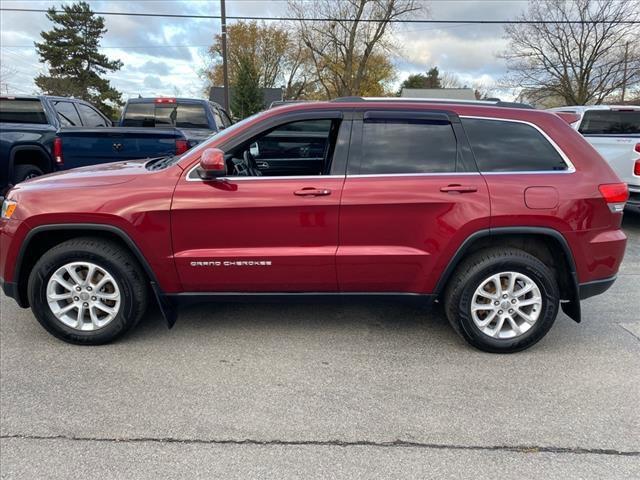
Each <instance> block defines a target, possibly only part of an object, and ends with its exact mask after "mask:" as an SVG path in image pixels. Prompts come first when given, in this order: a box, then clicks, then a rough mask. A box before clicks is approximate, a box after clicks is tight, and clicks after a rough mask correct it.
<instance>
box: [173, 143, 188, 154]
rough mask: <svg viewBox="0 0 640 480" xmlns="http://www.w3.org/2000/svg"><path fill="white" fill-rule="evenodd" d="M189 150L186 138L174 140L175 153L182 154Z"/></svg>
mask: <svg viewBox="0 0 640 480" xmlns="http://www.w3.org/2000/svg"><path fill="white" fill-rule="evenodd" d="M187 150H189V142H187V141H186V140H176V155H182V154H183V153H184V152H186V151H187Z"/></svg>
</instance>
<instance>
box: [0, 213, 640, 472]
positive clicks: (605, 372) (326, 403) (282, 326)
mask: <svg viewBox="0 0 640 480" xmlns="http://www.w3.org/2000/svg"><path fill="white" fill-rule="evenodd" d="M626 217H627V218H625V222H624V227H625V231H626V233H627V235H628V237H629V244H628V248H627V253H626V256H625V260H624V263H623V266H622V269H621V271H620V275H619V278H618V281H617V282H616V283H615V284H614V286H613V287H612V288H611V290H610V291H608V292H607V293H605V294H604V295H601V296H599V297H594V298H592V299H589V300H586V301H584V302H583V304H582V311H583V322H582V323H581V324H576V323H575V322H573V321H571V320H570V319H569V318H568V317H566V316H564V315H563V314H561V315H560V317H559V318H558V320H557V322H556V324H555V325H554V327H553V328H552V329H551V331H550V332H549V334H548V335H547V336H546V337H545V338H544V339H543V340H542V341H541V342H540V343H539V344H537V345H536V346H534V347H533V348H531V349H529V350H527V351H525V352H521V353H518V354H513V355H491V354H487V353H483V352H480V351H477V350H474V349H473V348H471V347H469V346H468V345H467V344H466V343H465V342H464V341H463V340H461V339H460V338H459V337H458V336H457V335H456V334H455V333H454V332H453V331H452V330H451V328H450V327H449V325H448V323H447V322H446V320H445V319H444V318H443V316H442V315H441V314H440V313H439V312H438V311H434V312H428V311H427V310H424V309H422V308H420V307H413V306H406V305H402V304H394V303H380V304H376V303H364V302H363V303H356V304H338V303H336V304H324V303H323V304H320V303H318V304H251V305H244V304H232V303H224V304H209V305H198V306H192V307H189V308H186V309H184V310H183V311H182V312H181V314H180V317H179V319H178V323H177V324H176V326H175V328H174V329H173V330H171V331H168V330H167V329H166V327H165V325H164V324H163V321H162V319H161V317H160V314H159V312H158V311H157V310H156V309H153V310H151V311H150V312H149V313H148V315H147V316H146V317H145V318H144V320H143V322H142V323H141V324H140V325H139V327H138V328H137V329H136V330H135V331H134V332H132V333H131V334H129V335H128V336H127V337H125V338H124V339H122V340H121V341H118V342H117V343H114V344H112V345H107V346H102V347H78V346H72V345H67V344H65V343H63V342H61V341H59V340H56V339H55V338H54V337H52V336H50V335H49V334H48V333H46V332H45V331H44V330H43V329H42V328H41V327H40V325H39V324H38V323H37V322H36V320H35V319H34V317H33V316H32V314H31V312H30V311H29V310H22V309H20V308H18V307H17V306H16V304H15V303H14V302H13V301H12V300H10V299H8V298H6V297H4V296H0V309H1V313H0V477H1V478H3V479H4V478H12V479H13V478H16V479H39V478H56V479H57V478H74V479H77V478H82V479H94V478H95V479H105V478H127V479H143V478H144V479H157V478H185V479H191V478H225V479H234V478H238V479H249V478H304V479H315V478H318V479H321V478H322V479H325V478H349V479H352V478H367V479H370V478H402V479H407V478H421V479H424V478H437V479H447V478H474V479H483V478H487V479H493V478H499V477H504V478H562V479H572V478H581V479H590V478H593V479H603V478H612V479H614V478H615V479H626V478H629V479H631V478H633V479H638V478H640V216H632V215H627V216H626Z"/></svg>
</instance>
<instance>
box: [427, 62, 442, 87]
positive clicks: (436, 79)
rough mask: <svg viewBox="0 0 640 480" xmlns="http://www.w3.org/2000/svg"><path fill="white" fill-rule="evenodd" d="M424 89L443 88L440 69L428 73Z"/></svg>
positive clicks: (435, 68) (436, 68) (433, 69)
mask: <svg viewBox="0 0 640 480" xmlns="http://www.w3.org/2000/svg"><path fill="white" fill-rule="evenodd" d="M424 88H442V85H440V72H439V71H438V67H433V68H431V69H430V70H429V71H428V72H427V78H426V82H425V87H424Z"/></svg>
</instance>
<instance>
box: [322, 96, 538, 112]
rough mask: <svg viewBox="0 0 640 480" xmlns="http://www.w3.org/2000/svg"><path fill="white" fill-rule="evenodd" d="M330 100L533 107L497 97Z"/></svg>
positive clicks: (342, 101) (355, 98)
mask: <svg viewBox="0 0 640 480" xmlns="http://www.w3.org/2000/svg"><path fill="white" fill-rule="evenodd" d="M331 101H332V102H336V103H351V102H408V103H412V102H416V103H452V104H459V105H486V106H491V107H507V108H528V109H533V108H534V107H532V106H531V105H529V104H527V103H519V102H503V101H502V100H499V99H491V100H461V99H455V98H411V97H356V96H352V97H338V98H335V99H333V100H331Z"/></svg>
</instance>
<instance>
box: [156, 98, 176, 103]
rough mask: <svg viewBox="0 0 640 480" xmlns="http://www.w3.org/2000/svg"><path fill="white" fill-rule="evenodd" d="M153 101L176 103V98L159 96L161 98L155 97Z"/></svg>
mask: <svg viewBox="0 0 640 480" xmlns="http://www.w3.org/2000/svg"><path fill="white" fill-rule="evenodd" d="M155 102H156V103H176V99H175V98H165V97H161V98H156V99H155Z"/></svg>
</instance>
